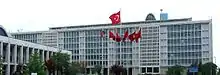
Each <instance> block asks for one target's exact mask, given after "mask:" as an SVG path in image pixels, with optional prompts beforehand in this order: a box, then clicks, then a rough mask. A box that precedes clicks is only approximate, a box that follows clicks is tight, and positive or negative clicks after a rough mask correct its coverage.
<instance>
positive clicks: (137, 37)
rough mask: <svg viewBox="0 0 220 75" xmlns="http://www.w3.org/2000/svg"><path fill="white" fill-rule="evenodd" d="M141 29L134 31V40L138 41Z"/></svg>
mask: <svg viewBox="0 0 220 75" xmlns="http://www.w3.org/2000/svg"><path fill="white" fill-rule="evenodd" d="M141 37H142V36H141V29H140V30H139V31H138V32H136V33H135V41H136V42H138V40H139V39H140V38H141Z"/></svg>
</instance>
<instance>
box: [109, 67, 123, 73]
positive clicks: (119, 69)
mask: <svg viewBox="0 0 220 75" xmlns="http://www.w3.org/2000/svg"><path fill="white" fill-rule="evenodd" d="M110 71H111V72H112V73H113V74H115V75H121V73H122V72H123V71H124V68H123V66H119V65H113V66H111V68H110Z"/></svg>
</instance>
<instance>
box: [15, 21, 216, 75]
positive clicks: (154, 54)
mask: <svg viewBox="0 0 220 75" xmlns="http://www.w3.org/2000/svg"><path fill="white" fill-rule="evenodd" d="M115 28H117V31H119V33H120V35H121V36H123V34H124V32H125V31H126V30H128V31H129V33H132V32H134V31H136V30H137V29H139V28H141V29H142V38H141V39H140V40H139V43H135V42H130V41H129V40H126V41H125V42H120V43H118V42H115V41H113V40H110V39H109V38H108V36H109V34H108V32H109V31H110V30H111V31H113V30H114V29H115ZM101 31H104V32H105V35H104V38H101V37H100V32H101ZM30 35H31V36H32V37H30ZM12 36H13V37H14V38H15V39H21V40H25V41H30V42H34V43H40V44H44V45H48V46H53V47H58V48H60V49H65V50H69V51H72V58H73V61H85V62H86V64H87V68H88V69H87V72H89V71H90V70H91V68H94V66H95V65H102V67H103V68H104V69H103V72H104V75H107V74H108V73H109V72H110V69H109V68H110V67H111V66H112V65H114V64H115V63H119V64H122V65H123V67H125V68H126V69H127V72H128V74H129V75H137V74H138V73H149V74H155V75H157V74H165V72H166V70H167V68H168V67H170V66H173V65H182V66H189V65H191V64H192V63H197V62H202V63H206V62H212V60H213V59H212V56H213V53H212V20H199V21H192V18H183V19H169V20H149V21H147V20H146V21H139V22H126V23H122V24H121V25H114V26H112V25H111V24H97V25H81V26H67V27H52V28H50V29H49V31H43V32H38V31H37V32H19V33H13V34H12ZM36 36H37V37H36ZM29 39H31V40H29ZM34 40H37V41H34ZM42 40H46V41H42ZM45 42H46V43H45Z"/></svg>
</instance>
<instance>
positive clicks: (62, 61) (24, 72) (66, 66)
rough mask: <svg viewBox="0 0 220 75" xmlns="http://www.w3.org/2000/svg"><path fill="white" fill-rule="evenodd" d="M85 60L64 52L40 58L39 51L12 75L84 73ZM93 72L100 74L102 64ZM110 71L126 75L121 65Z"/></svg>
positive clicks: (68, 74)
mask: <svg viewBox="0 0 220 75" xmlns="http://www.w3.org/2000/svg"><path fill="white" fill-rule="evenodd" d="M3 66H4V65H3V59H2V57H1V56H0V75H3V72H5V70H4V69H3ZM86 67H87V65H86V62H71V61H70V55H68V54H66V53H61V52H57V53H54V54H53V55H52V56H51V57H50V58H49V59H48V60H42V59H41V57H40V56H39V53H34V54H32V55H31V56H30V59H29V63H26V64H18V65H17V69H16V71H14V72H13V73H12V75H30V74H31V73H37V75H47V73H49V75H55V74H57V75H77V74H85V73H86ZM92 71H93V73H94V72H95V73H97V74H98V75H102V74H101V71H102V66H101V65H95V66H94V67H93V69H92ZM111 73H113V74H115V75H122V74H123V75H126V71H125V69H124V68H123V66H120V65H113V66H111Z"/></svg>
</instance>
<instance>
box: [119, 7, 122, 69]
mask: <svg viewBox="0 0 220 75" xmlns="http://www.w3.org/2000/svg"><path fill="white" fill-rule="evenodd" d="M119 12H120V15H119V16H120V25H119V33H120V34H121V31H122V29H121V26H122V22H121V8H120V10H119ZM119 45H120V46H119V50H120V53H119V58H120V59H119V62H120V65H121V53H122V52H121V42H119Z"/></svg>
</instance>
